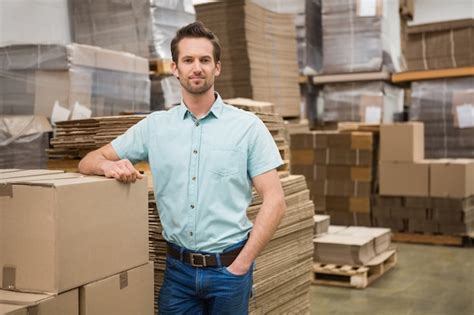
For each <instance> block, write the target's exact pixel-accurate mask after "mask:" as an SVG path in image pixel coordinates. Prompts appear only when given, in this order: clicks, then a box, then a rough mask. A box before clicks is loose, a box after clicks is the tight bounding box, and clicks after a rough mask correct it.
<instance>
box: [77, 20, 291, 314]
mask: <svg viewBox="0 0 474 315" xmlns="http://www.w3.org/2000/svg"><path fill="white" fill-rule="evenodd" d="M220 50H221V48H220V45H219V42H218V39H217V37H216V36H215V35H214V34H213V33H212V32H211V31H209V30H208V29H207V28H205V26H204V25H203V24H202V23H200V22H195V23H192V24H190V25H188V26H185V27H183V28H182V29H180V30H179V31H178V32H177V33H176V37H175V38H174V39H173V41H172V42H171V51H172V56H173V63H172V70H173V74H174V75H175V76H176V77H177V78H178V79H179V81H180V83H181V87H182V89H181V90H182V102H181V104H180V105H179V106H177V107H174V108H172V109H170V110H169V111H162V112H155V113H153V114H150V115H149V116H148V117H147V118H145V119H143V120H142V121H140V122H139V123H138V124H136V125H135V126H133V127H132V128H130V129H129V130H128V131H127V132H126V133H125V134H124V135H122V136H120V137H118V138H117V139H115V140H114V141H112V143H111V144H108V145H106V146H104V147H102V148H100V149H98V150H96V151H94V152H91V153H89V154H88V155H87V156H86V157H85V158H84V159H83V160H82V161H81V163H80V164H79V170H80V172H81V173H84V174H99V175H105V176H107V177H113V178H116V179H118V180H120V181H123V182H134V181H135V180H136V179H141V178H142V176H141V175H140V173H139V172H138V171H137V170H136V169H135V168H134V167H133V164H132V163H136V162H138V161H141V160H147V161H148V162H149V165H150V168H151V171H152V175H153V181H154V188H155V196H156V198H157V203H158V209H159V214H160V219H161V222H162V225H163V236H164V238H165V239H166V240H167V242H168V251H167V262H166V271H165V279H164V283H163V286H162V288H161V292H160V298H159V310H160V313H161V314H204V313H205V314H246V313H247V309H248V303H249V297H250V295H251V289H252V273H253V262H254V260H255V258H256V257H257V255H258V254H259V253H260V252H261V251H262V250H263V248H264V247H265V245H266V244H267V243H268V241H269V240H270V239H271V237H272V235H273V233H274V232H275V230H276V228H277V226H278V223H279V222H280V220H281V218H282V216H283V214H284V211H285V208H286V206H285V201H284V195H283V191H282V188H281V184H280V180H279V176H278V174H277V171H276V170H275V169H276V168H277V167H278V166H280V165H281V163H282V160H281V157H280V154H279V152H278V149H277V147H276V145H275V142H274V141H273V139H272V137H271V135H270V133H269V131H268V130H267V128H266V127H265V125H264V124H263V123H262V121H261V120H260V119H258V118H257V117H256V116H255V115H253V114H251V113H248V112H244V111H242V110H240V109H236V108H234V107H232V106H229V105H226V104H224V103H223V101H222V99H221V98H220V96H219V95H218V94H217V93H215V91H214V79H215V77H216V76H219V74H220V71H221V63H220ZM252 183H253V185H254V186H255V188H256V190H257V191H258V193H259V194H260V195H261V196H262V198H263V205H262V207H261V210H260V212H259V213H258V216H257V218H256V220H255V224H254V225H253V227H252V223H251V222H250V221H249V220H248V218H247V216H246V209H247V208H248V206H249V204H250V202H251V195H252V193H251V191H252Z"/></svg>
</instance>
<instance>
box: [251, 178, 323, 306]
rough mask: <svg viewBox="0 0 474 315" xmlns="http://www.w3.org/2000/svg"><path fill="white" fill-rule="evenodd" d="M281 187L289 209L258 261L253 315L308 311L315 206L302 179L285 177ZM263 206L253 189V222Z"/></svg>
mask: <svg viewBox="0 0 474 315" xmlns="http://www.w3.org/2000/svg"><path fill="white" fill-rule="evenodd" d="M281 184H282V187H283V191H284V193H285V201H286V205H287V210H286V213H285V216H284V217H283V219H282V221H281V222H280V225H279V226H278V229H277V230H276V232H275V234H274V235H273V237H272V239H271V241H270V242H269V244H268V245H267V246H266V247H265V249H264V250H263V251H262V253H260V255H259V256H258V257H257V260H256V262H255V272H254V297H253V298H252V299H251V301H250V306H249V313H250V314H268V313H274V314H284V313H286V312H288V311H289V310H291V311H293V312H295V313H298V314H306V313H308V312H309V306H310V299H309V290H310V280H311V276H310V271H311V261H312V257H313V244H312V238H313V214H314V205H313V202H312V201H311V199H310V197H309V191H308V189H307V186H306V183H305V180H304V177H303V176H298V175H290V176H287V177H284V178H282V179H281ZM261 205H262V198H261V197H259V196H258V194H257V192H256V191H255V190H254V192H253V198H252V204H251V206H250V208H249V209H248V210H247V215H248V217H249V219H250V220H252V221H254V220H255V218H256V216H257V214H258V211H259V210H260V207H261Z"/></svg>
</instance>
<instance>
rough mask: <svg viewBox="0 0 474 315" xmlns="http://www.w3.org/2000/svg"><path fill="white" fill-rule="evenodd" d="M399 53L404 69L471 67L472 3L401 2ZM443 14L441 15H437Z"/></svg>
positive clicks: (472, 52) (473, 52) (473, 30)
mask: <svg viewBox="0 0 474 315" xmlns="http://www.w3.org/2000/svg"><path fill="white" fill-rule="evenodd" d="M402 6H403V9H404V10H402V15H401V17H402V20H403V23H402V30H403V32H402V36H403V40H402V49H403V53H404V56H405V59H406V62H407V66H408V69H409V70H411V71H413V70H432V69H445V68H456V67H469V66H472V58H473V57H474V50H473V49H472V45H473V42H474V26H473V23H472V21H473V19H472V3H471V2H470V1H458V2H456V3H454V4H453V3H449V2H444V1H426V0H417V1H406V0H405V1H402ZM439 12H443V14H439Z"/></svg>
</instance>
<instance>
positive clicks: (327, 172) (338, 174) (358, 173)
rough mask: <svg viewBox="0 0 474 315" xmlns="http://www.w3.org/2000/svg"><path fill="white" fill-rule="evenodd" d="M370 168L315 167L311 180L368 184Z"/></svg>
mask: <svg viewBox="0 0 474 315" xmlns="http://www.w3.org/2000/svg"><path fill="white" fill-rule="evenodd" d="M371 179H372V168H371V167H365V166H352V167H351V166H338V165H315V166H314V173H313V180H345V181H360V182H370V181H371Z"/></svg>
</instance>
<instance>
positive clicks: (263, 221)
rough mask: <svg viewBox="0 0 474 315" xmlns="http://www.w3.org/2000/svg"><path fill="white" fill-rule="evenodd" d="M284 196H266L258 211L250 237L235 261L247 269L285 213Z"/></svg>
mask: <svg viewBox="0 0 474 315" xmlns="http://www.w3.org/2000/svg"><path fill="white" fill-rule="evenodd" d="M285 210H286V205H285V200H284V198H283V197H281V198H266V199H264V202H263V204H262V207H261V208H260V211H259V212H258V215H257V218H256V219H255V223H254V226H253V229H252V231H251V233H250V237H249V239H248V241H247V243H246V244H245V246H244V248H243V249H242V251H241V252H240V254H239V255H238V256H237V258H236V259H235V261H234V263H235V264H236V265H237V266H240V267H241V268H242V269H244V270H246V269H248V268H250V265H251V264H252V262H253V261H254V260H255V259H256V258H257V256H258V254H259V253H260V252H261V251H262V250H263V249H264V248H265V246H266V245H267V244H268V242H269V241H270V239H271V238H272V236H273V234H274V233H275V231H276V229H277V227H278V225H279V224H280V221H281V219H282V217H283V215H284V213H285Z"/></svg>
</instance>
